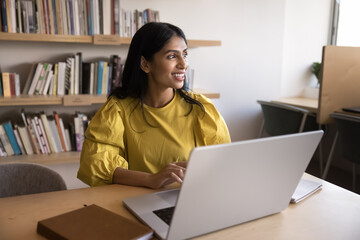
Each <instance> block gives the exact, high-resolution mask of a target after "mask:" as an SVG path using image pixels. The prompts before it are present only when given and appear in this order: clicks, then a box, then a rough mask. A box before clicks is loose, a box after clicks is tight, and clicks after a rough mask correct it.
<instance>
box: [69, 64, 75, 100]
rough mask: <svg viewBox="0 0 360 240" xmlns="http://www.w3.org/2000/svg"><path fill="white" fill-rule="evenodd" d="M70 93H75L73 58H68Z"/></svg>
mask: <svg viewBox="0 0 360 240" xmlns="http://www.w3.org/2000/svg"><path fill="white" fill-rule="evenodd" d="M69 79H70V94H75V58H73V57H72V58H70V78H69Z"/></svg>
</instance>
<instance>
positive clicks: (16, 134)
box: [13, 127, 26, 155]
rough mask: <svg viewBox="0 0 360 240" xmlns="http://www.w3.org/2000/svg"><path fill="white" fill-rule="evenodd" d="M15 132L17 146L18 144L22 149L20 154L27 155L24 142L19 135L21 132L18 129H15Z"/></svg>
mask: <svg viewBox="0 0 360 240" xmlns="http://www.w3.org/2000/svg"><path fill="white" fill-rule="evenodd" d="M13 132H14V136H15V139H16V142H17V144H18V146H19V148H20V153H21V154H22V155H25V154H26V151H25V149H24V146H23V144H22V142H21V139H20V135H19V131H18V129H17V127H15V129H14V130H13Z"/></svg>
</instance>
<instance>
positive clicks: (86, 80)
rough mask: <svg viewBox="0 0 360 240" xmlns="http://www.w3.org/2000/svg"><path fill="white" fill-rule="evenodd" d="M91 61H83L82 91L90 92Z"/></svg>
mask: <svg viewBox="0 0 360 240" xmlns="http://www.w3.org/2000/svg"><path fill="white" fill-rule="evenodd" d="M90 76H91V63H89V62H83V63H82V93H83V94H90Z"/></svg>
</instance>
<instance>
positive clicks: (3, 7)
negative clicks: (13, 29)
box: [1, 0, 9, 32]
mask: <svg viewBox="0 0 360 240" xmlns="http://www.w3.org/2000/svg"><path fill="white" fill-rule="evenodd" d="M1 17H2V24H3V25H2V31H3V32H9V29H8V23H7V16H6V0H1Z"/></svg>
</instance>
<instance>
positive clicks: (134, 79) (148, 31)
mask: <svg viewBox="0 0 360 240" xmlns="http://www.w3.org/2000/svg"><path fill="white" fill-rule="evenodd" d="M174 35H176V36H178V37H181V38H182V39H184V41H185V43H186V44H187V41H186V37H185V34H184V32H183V31H182V30H181V29H180V28H178V27H176V26H174V25H172V24H169V23H160V22H150V23H147V24H145V25H144V26H142V27H141V28H140V29H139V30H138V31H137V32H136V33H135V35H134V37H133V38H132V41H131V44H130V48H129V52H128V55H127V59H126V62H125V66H124V71H123V75H122V85H121V86H120V87H117V88H115V89H114V90H113V91H112V92H111V94H110V96H112V95H114V96H116V97H117V98H119V99H124V98H127V97H132V98H138V99H140V102H141V106H142V105H143V98H144V96H145V94H146V91H147V89H148V77H147V74H146V73H145V72H144V71H143V70H142V69H141V67H140V61H141V57H142V56H143V57H144V58H145V59H146V61H148V62H151V61H153V58H154V54H155V53H157V52H159V51H160V50H161V49H162V48H163V47H164V46H165V44H167V43H168V42H169V40H170V39H171V38H172V37H173V36H174ZM176 91H177V92H178V93H179V94H180V96H181V97H183V98H184V99H185V101H186V102H187V103H189V104H190V105H191V108H190V111H189V113H188V114H190V112H191V111H192V109H193V104H196V105H198V106H199V107H200V108H201V109H202V111H203V112H205V109H204V106H203V105H202V104H201V103H200V102H199V101H197V100H195V99H193V98H192V97H190V95H189V93H188V92H187V90H186V89H185V84H184V86H183V87H182V88H181V89H176ZM188 114H187V115H188Z"/></svg>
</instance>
